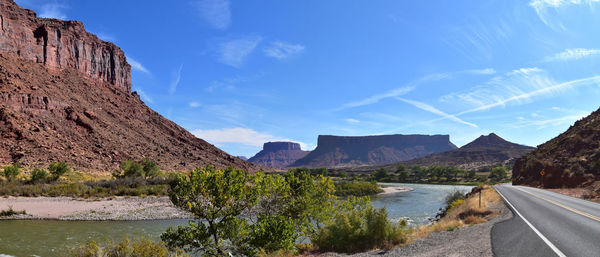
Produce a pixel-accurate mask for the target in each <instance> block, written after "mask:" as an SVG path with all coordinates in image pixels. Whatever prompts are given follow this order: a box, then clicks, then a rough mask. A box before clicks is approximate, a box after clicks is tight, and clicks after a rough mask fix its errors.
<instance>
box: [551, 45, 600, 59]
mask: <svg viewBox="0 0 600 257" xmlns="http://www.w3.org/2000/svg"><path fill="white" fill-rule="evenodd" d="M597 55H600V49H585V48H574V49H566V50H565V51H563V52H560V53H557V54H555V55H553V56H548V57H546V58H544V61H545V62H552V61H571V60H579V59H581V58H585V57H592V56H597Z"/></svg>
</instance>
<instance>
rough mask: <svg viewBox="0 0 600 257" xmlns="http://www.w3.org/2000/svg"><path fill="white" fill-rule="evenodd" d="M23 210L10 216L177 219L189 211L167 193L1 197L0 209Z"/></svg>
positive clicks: (86, 218) (18, 217) (31, 217)
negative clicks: (158, 195) (150, 195)
mask: <svg viewBox="0 0 600 257" xmlns="http://www.w3.org/2000/svg"><path fill="white" fill-rule="evenodd" d="M11 206H12V208H13V210H15V211H23V210H24V211H26V212H27V214H26V215H16V216H12V217H8V218H10V219H58V220H151V219H180V218H188V217H189V215H188V214H187V213H185V212H183V211H181V210H179V209H177V208H176V207H175V206H174V205H173V204H172V203H171V201H170V200H169V198H168V197H113V198H104V199H97V200H91V199H81V200H80V199H73V198H71V197H8V198H4V197H3V198H0V210H7V209H8V208H9V207H11Z"/></svg>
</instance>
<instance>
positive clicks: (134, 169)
mask: <svg viewBox="0 0 600 257" xmlns="http://www.w3.org/2000/svg"><path fill="white" fill-rule="evenodd" d="M119 168H120V169H121V171H122V172H120V173H122V175H117V176H118V177H145V173H144V166H142V165H141V164H139V163H137V162H134V161H131V160H127V161H124V162H123V163H121V166H119ZM120 173H119V174H120Z"/></svg>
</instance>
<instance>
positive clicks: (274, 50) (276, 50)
mask: <svg viewBox="0 0 600 257" xmlns="http://www.w3.org/2000/svg"><path fill="white" fill-rule="evenodd" d="M264 52H265V55H267V56H269V57H273V58H276V59H279V60H285V59H288V58H290V57H293V56H297V55H300V54H302V53H303V52H304V46H303V45H300V44H291V43H286V42H281V41H275V42H271V44H270V45H269V46H268V47H267V48H265V49H264Z"/></svg>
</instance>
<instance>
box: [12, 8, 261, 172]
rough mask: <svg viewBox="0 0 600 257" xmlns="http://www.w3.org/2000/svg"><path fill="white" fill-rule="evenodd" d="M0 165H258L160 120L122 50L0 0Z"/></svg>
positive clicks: (173, 167)
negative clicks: (135, 83) (145, 161)
mask: <svg viewBox="0 0 600 257" xmlns="http://www.w3.org/2000/svg"><path fill="white" fill-rule="evenodd" d="M0 27H1V29H0V165H6V164H11V163H15V162H17V163H20V164H21V165H24V166H38V167H42V166H46V165H48V163H49V162H55V161H66V162H67V163H69V165H71V166H72V167H74V168H76V169H78V170H85V171H111V170H113V169H115V168H117V167H118V166H119V164H120V163H121V162H123V161H124V160H140V159H142V158H150V159H152V160H154V161H156V162H157V163H158V164H159V165H160V166H161V168H163V169H164V170H169V171H173V170H189V169H193V168H195V167H196V166H204V165H214V166H216V167H218V168H226V167H230V166H233V167H236V168H242V169H248V170H251V171H252V170H258V169H259V168H260V167H258V166H257V165H254V164H252V163H248V162H245V161H243V160H241V159H239V158H236V157H233V156H230V155H228V154H227V153H225V152H223V151H221V150H219V149H218V148H216V147H214V146H213V145H211V144H209V143H207V142H206V141H204V140H202V139H198V138H196V137H195V136H194V135H192V134H191V133H189V132H188V131H186V130H185V129H183V128H181V127H179V126H178V125H177V124H175V123H173V122H171V121H169V120H167V119H165V118H164V117H162V116H161V115H160V114H158V113H156V112H155V111H153V110H152V109H150V108H148V107H147V106H146V105H145V104H144V103H143V102H142V101H141V100H140V98H139V96H138V95H137V94H136V93H135V92H134V93H131V92H130V89H131V79H130V66H129V64H127V62H126V60H125V56H124V54H123V52H122V51H121V50H120V49H119V48H118V47H117V46H115V45H113V44H112V43H107V42H103V41H101V40H99V39H98V38H97V37H96V36H94V35H91V34H89V33H87V32H85V30H83V25H82V24H81V23H79V22H75V21H60V20H52V19H37V18H36V16H35V13H33V11H30V10H25V9H22V8H20V7H19V6H17V5H16V4H14V2H12V1H10V0H0Z"/></svg>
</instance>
